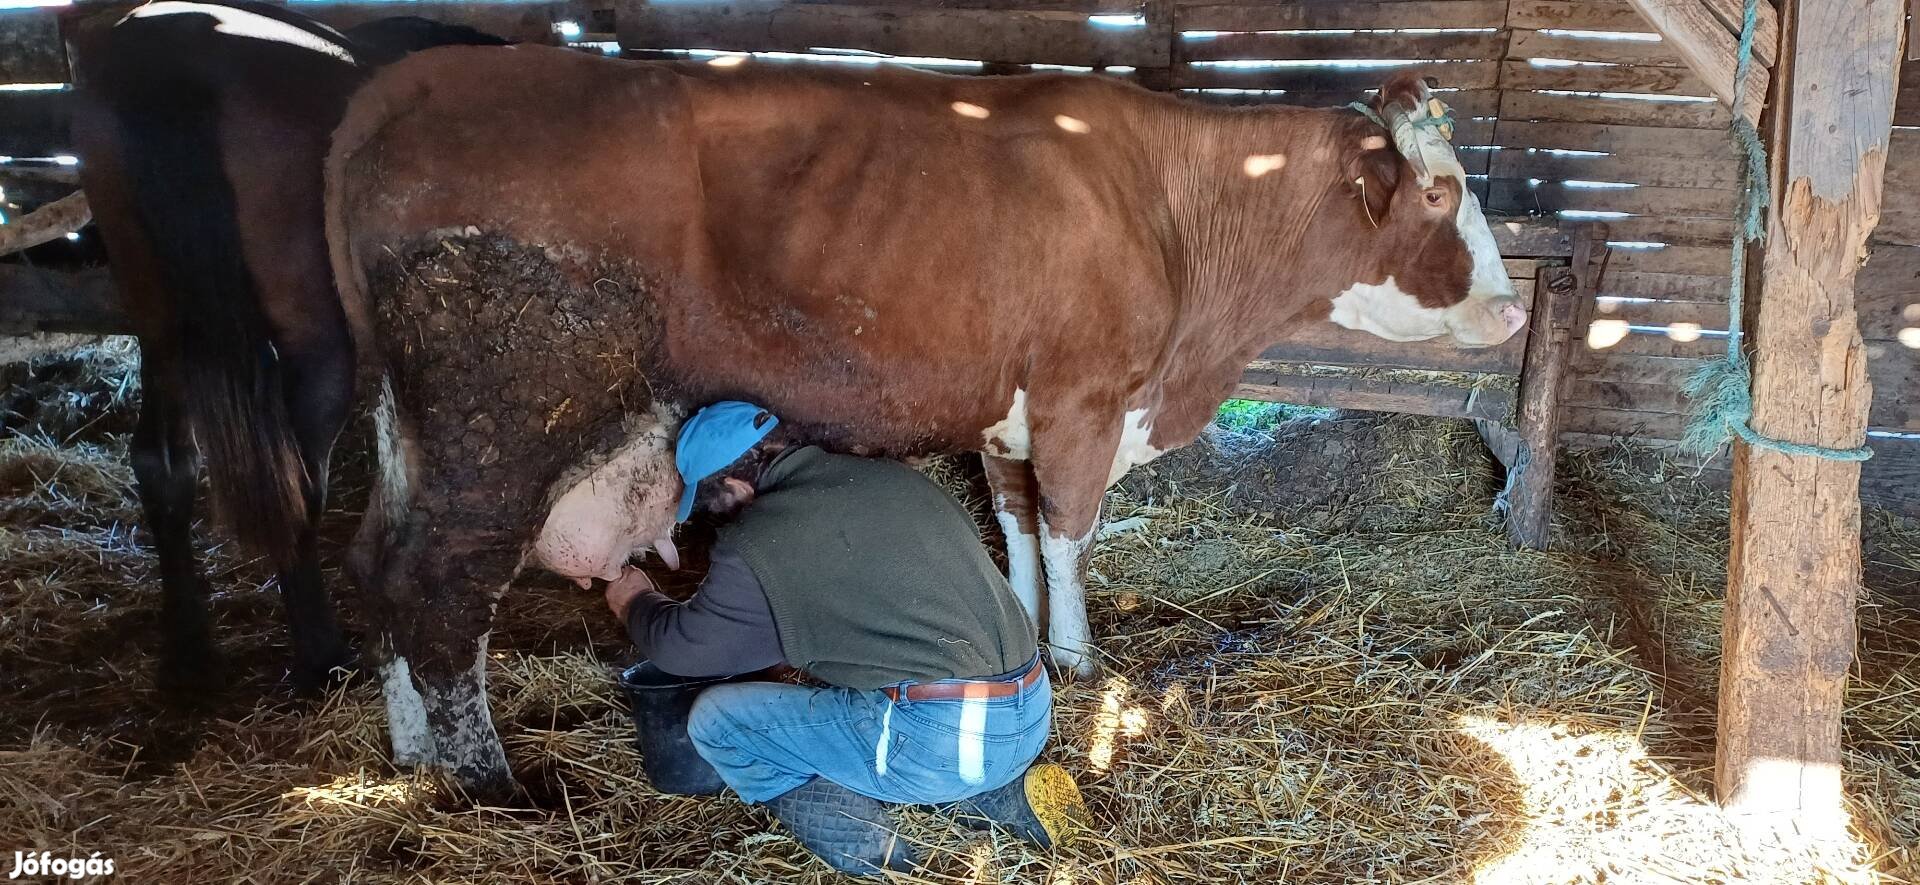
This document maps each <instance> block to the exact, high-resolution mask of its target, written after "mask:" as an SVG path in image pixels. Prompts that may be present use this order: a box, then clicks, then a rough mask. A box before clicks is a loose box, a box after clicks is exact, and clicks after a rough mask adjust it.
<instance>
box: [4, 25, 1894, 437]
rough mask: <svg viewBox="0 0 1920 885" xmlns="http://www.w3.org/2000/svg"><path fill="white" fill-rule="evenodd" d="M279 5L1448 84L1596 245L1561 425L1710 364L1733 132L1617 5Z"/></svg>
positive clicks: (1206, 90)
mask: <svg viewBox="0 0 1920 885" xmlns="http://www.w3.org/2000/svg"><path fill="white" fill-rule="evenodd" d="M14 2H44V3H61V2H62V0H14ZM609 2H612V4H613V5H611V6H609V5H607V4H608V3H609ZM93 5H94V4H83V6H82V7H81V9H74V8H68V7H64V6H42V7H33V8H24V9H11V10H0V120H5V121H6V123H5V125H0V154H5V155H6V157H5V161H4V162H0V187H4V188H5V196H4V197H3V198H0V204H4V210H5V211H6V212H7V213H8V214H9V215H16V214H18V213H19V212H21V211H23V210H25V209H30V208H32V206H33V205H34V204H35V203H37V202H41V201H44V200H48V199H52V198H54V197H57V196H59V195H60V194H61V193H62V191H63V190H64V189H70V188H71V187H72V186H73V184H72V181H73V173H72V169H71V166H70V164H68V161H67V159H65V158H64V157H63V154H64V149H65V144H66V143H65V125H64V124H65V118H66V114H67V109H68V108H69V107H70V104H71V98H72V95H71V92H70V91H69V90H68V89H67V88H66V87H65V86H64V84H66V82H67V80H68V79H69V77H68V73H67V64H66V53H65V49H64V46H63V45H62V43H61V37H62V29H61V22H63V21H65V22H68V23H69V28H68V30H69V34H68V36H71V33H70V32H71V22H73V21H75V20H78V19H79V18H81V17H82V16H81V12H82V10H84V9H85V8H86V7H88V6H93ZM295 5H296V6H298V7H300V8H301V9H302V10H303V11H307V12H310V13H312V14H315V15H317V16H319V17H321V18H323V19H326V20H328V21H330V22H332V23H335V24H341V25H345V24H352V23H354V22H357V21H361V20H364V19H366V18H370V17H375V16H378V15H389V14H395V13H397V12H399V11H400V10H401V8H402V7H403V6H404V7H405V8H406V10H407V11H408V12H414V13H418V14H424V15H429V16H434V17H438V18H442V19H448V20H460V21H464V22H468V23H471V24H474V25H476V26H478V27H482V28H488V29H491V30H494V31H497V32H502V33H507V34H509V35H511V36H514V37H516V38H518V39H523V40H548V41H552V42H568V43H572V44H574V45H577V46H580V47H581V48H582V49H584V50H587V51H596V50H598V51H606V52H609V53H618V52H621V51H623V50H624V51H626V52H627V53H629V54H635V55H642V56H660V55H684V54H689V53H692V54H705V53H717V52H730V51H757V52H762V53H771V54H774V55H775V56H776V57H777V56H778V55H779V54H783V53H784V54H796V55H824V56H828V57H832V58H837V59H839V60H841V61H844V62H848V63H875V62H876V61H878V58H877V57H876V55H875V54H879V55H883V56H895V57H914V58H919V59H922V60H923V63H926V64H929V65H933V66H935V67H938V68H939V69H942V70H949V71H962V72H966V71H975V72H980V73H1006V72H1014V71H1020V70H1030V69H1034V68H1042V69H1065V70H1073V71H1082V72H1086V73H1089V74H1092V75H1102V76H1118V77H1125V78H1128V79H1132V80H1135V81H1137V82H1140V83H1142V84H1143V85H1146V86H1149V87H1150V88H1160V89H1174V90H1179V91H1180V92H1182V93H1184V94H1187V95H1189V96H1191V97H1194V98H1197V99H1200V100H1206V101H1219V102H1232V103H1263V102H1278V103H1289V104H1302V105H1330V104H1339V103H1344V102H1346V101H1348V100H1351V99H1352V98H1354V97H1357V96H1358V95H1359V94H1360V93H1361V92H1362V91H1363V90H1365V89H1368V88H1369V87H1371V86H1374V85H1377V84H1378V83H1379V82H1380V81H1381V80H1382V79H1383V78H1384V77H1385V76H1386V75H1387V74H1388V73H1390V72H1392V71H1395V70H1399V69H1402V68H1406V67H1416V68H1419V69H1422V70H1424V71H1425V72H1426V73H1428V74H1429V75H1430V76H1433V77H1435V78H1437V79H1438V80H1439V81H1440V83H1441V84H1442V87H1443V88H1444V89H1446V90H1447V91H1446V93H1445V94H1444V98H1445V100H1446V101H1447V102H1448V103H1449V104H1450V105H1452V107H1453V109H1454V113H1455V114H1456V116H1457V117H1458V118H1459V123H1458V126H1457V133H1456V138H1455V141H1456V144H1457V145H1458V146H1459V148H1460V150H1461V156H1462V159H1463V161H1464V162H1465V165H1466V166H1467V168H1468V171H1469V172H1470V173H1471V174H1472V175H1473V176H1474V178H1473V182H1472V186H1473V187H1474V189H1475V190H1476V191H1477V192H1478V193H1479V195H1480V196H1481V197H1482V199H1483V200H1484V202H1485V203H1486V205H1487V206H1488V207H1489V209H1490V210H1491V211H1494V212H1500V213H1507V214H1526V215H1543V216H1550V217H1551V216H1557V217H1559V218H1562V219H1569V220H1600V221H1605V222H1606V223H1607V224H1609V225H1610V227H1611V241H1612V244H1613V246H1614V248H1613V251H1612V257H1611V259H1610V263H1609V265H1608V269H1607V273H1606V276H1605V278H1604V281H1603V283H1602V285H1601V288H1600V290H1599V292H1598V301H1597V303H1596V304H1595V305H1593V306H1592V309H1591V310H1590V311H1588V313H1590V315H1591V316H1592V318H1593V320H1592V325H1591V326H1590V327H1589V328H1587V329H1583V330H1581V334H1582V336H1583V340H1584V342H1585V345H1584V346H1582V347H1580V348H1579V351H1580V353H1579V356H1578V358H1577V359H1576V364H1575V369H1574V372H1573V380H1572V382H1571V386H1570V389H1569V391H1568V395H1567V400H1566V404H1565V409H1566V411H1565V413H1564V414H1565V420H1564V426H1565V429H1566V430H1567V432H1569V433H1571V434H1577V435H1581V436H1582V437H1589V438H1590V437H1594V436H1633V437H1638V438H1643V439H1655V440H1670V439H1674V438H1676V437H1677V436H1678V433H1679V429H1680V427H1681V423H1682V421H1683V417H1682V415H1683V413H1684V411H1685V400H1684V398H1683V397H1682V395H1681V394H1680V392H1679V387H1680V382H1681V381H1682V380H1683V379H1684V378H1686V377H1687V376H1688V375H1690V374H1692V372H1693V371H1694V370H1695V369H1696V368H1698V367H1699V366H1700V365H1702V364H1703V362H1704V361H1706V360H1708V359H1711V358H1713V357H1714V356H1716V355H1717V354H1719V353H1720V352H1721V351H1722V350H1723V349H1724V347H1725V339H1724V331H1723V330H1724V329H1725V327H1726V324H1727V323H1726V293H1727V264H1728V257H1729V244H1730V243H1731V240H1732V235H1733V221H1732V215H1733V209H1734V205H1735V199H1736V187H1737V184H1738V181H1737V164H1736V162H1735V156H1734V151H1733V147H1732V144H1731V140H1730V139H1729V137H1728V135H1727V124H1728V116H1729V115H1728V112H1727V111H1726V110H1725V108H1724V107H1723V106H1722V105H1720V104H1719V103H1718V102H1716V101H1715V100H1713V99H1712V98H1711V97H1710V96H1711V92H1710V91H1709V89H1708V88H1707V86H1706V85H1705V84H1703V83H1701V82H1700V81H1699V80H1698V79H1697V78H1696V77H1695V76H1694V75H1693V74H1692V73H1690V72H1689V71H1688V70H1687V68H1686V67H1685V66H1684V64H1683V63H1682V62H1681V60H1680V57H1679V56H1678V55H1677V54H1676V53H1675V52H1674V51H1673V50H1672V49H1671V48H1670V47H1669V46H1668V45H1666V44H1665V43H1663V42H1662V41H1661V39H1660V37H1659V36H1658V35H1657V34H1655V33H1654V32H1653V28H1651V27H1650V26H1648V25H1647V24H1646V23H1645V21H1644V20H1643V19H1642V18H1641V17H1640V16H1639V15H1638V13H1636V12H1635V11H1634V10H1633V9H1632V8H1631V7H1630V6H1629V5H1628V4H1627V3H1626V2H1625V0H1258V2H1254V0H1243V2H1222V0H1146V2H1144V3H1143V2H1140V0H867V2H859V3H855V2H827V3H814V2H804V0H726V2H704V0H703V2H684V0H683V2H676V3H659V4H655V3H650V2H646V0H565V2H526V3H520V2H498V0H496V2H480V3H451V2H431V3H405V4H400V3H393V2H385V3H333V2H301V3H296V4H295ZM98 8H101V9H103V10H110V9H111V7H110V6H100V7H98ZM1901 84H1902V88H1901V96H1900V98H1901V100H1900V102H1899V110H1898V114H1897V118H1896V124H1897V125H1898V126H1899V127H1902V128H1899V129H1897V130H1896V132H1895V135H1894V148H1893V153H1892V155H1891V156H1890V159H1889V163H1888V171H1887V176H1888V181H1887V205H1886V208H1885V211H1884V213H1883V217H1882V224H1881V227H1880V229H1879V231H1878V233H1877V235H1876V243H1875V246H1874V250H1873V256H1872V260H1871V261H1870V262H1869V263H1868V265H1867V268H1866V270H1865V271H1864V272H1863V273H1862V276H1861V283H1860V297H1859V300H1860V309H1861V331H1862V334H1863V335H1864V336H1865V338H1866V339H1867V340H1868V353H1869V360H1870V371H1871V373H1872V377H1873V381H1874V384H1875V388H1876V396H1875V400H1874V406H1873V412H1872V418H1871V421H1872V424H1873V425H1874V427H1875V429H1876V431H1877V432H1879V433H1882V434H1901V433H1920V397H1916V395H1915V391H1916V389H1917V388H1920V65H1909V66H1908V69H1907V70H1906V71H1905V72H1903V77H1902V80H1901ZM1888 438H1892V437H1888ZM1915 444H1916V445H1920V442H1916V443H1915Z"/></svg>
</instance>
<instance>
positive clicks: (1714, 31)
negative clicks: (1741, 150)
mask: <svg viewBox="0 0 1920 885" xmlns="http://www.w3.org/2000/svg"><path fill="white" fill-rule="evenodd" d="M1627 2H1628V3H1631V4H1632V5H1633V8H1634V9H1635V10H1637V11H1639V13H1640V15H1641V17H1643V18H1645V19H1646V20H1647V23H1648V24H1650V25H1653V27H1654V29H1655V30H1657V31H1659V32H1660V36H1662V37H1664V38H1666V41H1667V42H1668V43H1670V44H1672V45H1673V48H1674V50H1675V51H1677V52H1679V53H1680V58H1681V60H1682V61H1685V62H1686V63H1687V67H1688V68H1691V69H1692V70H1693V73H1694V75H1695V76H1697V77H1699V78H1700V79H1701V81H1703V82H1705V83H1706V84H1707V88H1709V89H1712V90H1713V94H1714V95H1716V96H1718V97H1719V98H1720V103H1721V104H1724V105H1726V106H1728V107H1733V77H1734V72H1735V70H1736V69H1737V51H1738V49H1739V43H1740V41H1739V40H1738V39H1737V38H1736V37H1734V35H1732V34H1729V33H1727V29H1726V27H1725V26H1723V25H1722V24H1721V23H1720V21H1719V20H1718V19H1715V18H1714V17H1713V13H1711V12H1709V11H1707V7H1706V6H1705V5H1704V4H1703V3H1702V2H1701V0H1627ZM1755 42H1756V45H1757V43H1758V40H1757V39H1756V41H1755ZM1767 76H1768V75H1767V69H1766V67H1765V66H1764V65H1761V64H1759V63H1757V62H1756V63H1755V64H1754V65H1753V69H1752V73H1750V74H1749V75H1748V83H1747V92H1746V97H1745V99H1743V104H1744V105H1745V106H1744V107H1741V108H1738V109H1736V110H1738V111H1739V112H1740V113H1743V114H1745V115H1746V117H1747V119H1749V120H1752V121H1754V122H1756V123H1757V122H1759V120H1760V106H1761V105H1762V104H1763V103H1764V102H1765V101H1766V95H1767Z"/></svg>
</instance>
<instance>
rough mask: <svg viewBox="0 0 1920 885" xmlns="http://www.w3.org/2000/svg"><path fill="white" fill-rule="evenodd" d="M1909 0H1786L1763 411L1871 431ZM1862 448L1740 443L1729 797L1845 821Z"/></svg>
mask: <svg viewBox="0 0 1920 885" xmlns="http://www.w3.org/2000/svg"><path fill="white" fill-rule="evenodd" d="M1905 6H1906V4H1905V3H1904V2H1903V0H1819V2H1798V0H1787V2H1784V3H1782V4H1781V9H1780V16H1781V28H1780V30H1781V35H1782V46H1781V49H1780V53H1779V61H1778V63H1777V66H1776V68H1775V75H1774V84H1775V89H1774V105H1773V109H1772V112H1771V115H1770V123H1769V126H1768V138H1769V141H1771V146H1770V147H1771V150H1772V163H1773V168H1772V176H1771V177H1772V183H1773V206H1772V214H1771V216H1770V219H1769V227H1768V231H1767V241H1766V243H1767V245H1766V249H1765V250H1764V258H1763V264H1762V266H1761V271H1760V286H1759V290H1758V292H1757V293H1755V295H1756V297H1757V298H1758V308H1757V310H1755V311H1754V312H1753V316H1754V326H1753V337H1752V338H1751V339H1750V345H1751V347H1752V349H1753V370H1754V374H1753V400H1754V410H1753V421H1752V424H1753V428H1754V429H1755V430H1756V431H1758V432H1760V433H1761V434H1764V435H1766V436H1769V437H1773V438H1775V439H1782V440H1790V441H1793V442H1800V443H1813V444H1817V445H1822V446H1832V447H1841V448H1851V447H1854V446H1858V445H1861V444H1862V442H1864V440H1865V438H1866V428H1867V406H1868V403H1869V400H1870V399H1871V396H1870V394H1871V391H1870V389H1869V387H1868V384H1867V372H1866V365H1867V360H1866V354H1865V352H1864V351H1863V349H1862V347H1861V343H1860V330H1859V325H1858V323H1857V321H1856V317H1855V314H1854V299H1853V284H1854V274H1855V271H1856V270H1857V269H1858V267H1859V265H1860V260H1861V258H1862V256H1864V255H1865V254H1866V251H1865V247H1866V242H1867V235H1868V234H1869V233H1870V232H1871V231H1872V230H1873V227H1874V224H1875V223H1876V222H1877V221H1878V218H1879V213H1880V195H1881V184H1882V175H1883V172H1884V168H1885V165H1886V151H1887V145H1888V138H1889V129H1890V127H1891V125H1892V118H1893V99H1894V93H1895V77H1896V72H1897V69H1898V66H1899V62H1900V58H1899V55H1900V33H1901V20H1902V16H1903V13H1904V11H1905ZM1859 488H1860V465H1859V464H1858V463H1857V462H1847V461H1832V460H1824V459H1820V458H1814V457H1806V456H1790V455H1783V454H1780V453H1778V452H1775V451H1771V450H1762V449H1754V448H1749V447H1747V446H1745V445H1736V446H1735V447H1734V464H1733V513H1732V521H1733V525H1732V530H1733V550H1732V556H1731V558H1730V560H1729V562H1728V568H1727V571H1728V575H1727V605H1726V614H1725V634H1724V647H1723V655H1722V666H1721V673H1720V732H1719V735H1720V746H1719V756H1718V759H1717V764H1718V768H1717V772H1716V776H1717V777H1716V779H1717V783H1718V787H1719V793H1720V799H1721V801H1722V802H1723V803H1724V804H1725V805H1726V806H1727V807H1728V808H1729V809H1730V810H1733V811H1736V812H1738V813H1741V814H1743V815H1751V817H1748V818H1747V819H1748V820H1749V821H1750V822H1753V823H1760V822H1763V821H1764V822H1770V823H1771V824H1773V825H1775V826H1791V827H1797V828H1799V829H1800V831H1801V832H1802V833H1809V832H1816V833H1820V834H1824V835H1829V836H1831V835H1835V834H1836V833H1837V831H1844V828H1845V826H1846V820H1847V818H1846V815H1845V814H1844V811H1843V809H1842V805H1841V790H1840V715H1841V711H1842V709H1843V707H1844V700H1845V691H1846V677H1847V670H1848V668H1849V667H1850V666H1851V664H1852V662H1853V652H1854V639H1855V638H1854V602H1855V598H1856V596H1857V595H1858V591H1859V586H1860V500H1859Z"/></svg>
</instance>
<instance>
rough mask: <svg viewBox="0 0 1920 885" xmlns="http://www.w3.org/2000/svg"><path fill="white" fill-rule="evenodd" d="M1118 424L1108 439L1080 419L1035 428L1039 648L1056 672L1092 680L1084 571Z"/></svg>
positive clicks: (1116, 443) (1117, 439)
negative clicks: (1042, 642)
mask: <svg viewBox="0 0 1920 885" xmlns="http://www.w3.org/2000/svg"><path fill="white" fill-rule="evenodd" d="M1119 424H1120V422H1119V421H1117V420H1116V421H1114V422H1113V425H1114V426H1113V427H1112V428H1111V429H1110V430H1109V432H1105V433H1092V434H1088V433H1084V430H1085V429H1086V428H1085V425H1086V421H1085V419H1078V420H1075V419H1072V418H1070V417H1068V416H1063V420H1060V421H1059V422H1058V423H1055V422H1053V421H1047V422H1045V423H1037V424H1036V426H1035V434H1034V438H1033V476H1034V481H1035V491H1036V492H1037V493H1038V496H1037V497H1038V499H1039V511H1040V560H1041V563H1042V565H1043V566H1044V567H1045V569H1046V573H1047V644H1048V646H1049V651H1050V653H1051V655H1052V656H1053V662H1054V664H1055V665H1056V666H1057V667H1059V668H1060V670H1061V672H1063V673H1069V672H1070V673H1073V674H1076V675H1080V676H1091V675H1093V669H1094V662H1093V654H1094V643H1093V634H1092V630H1091V629H1090V627H1089V626H1088V624H1087V590H1086V586H1087V585H1086V568H1087V559H1088V553H1089V551H1090V550H1091V548H1092V545H1093V530H1094V526H1095V524H1096V523H1098V522H1099V519H1100V499H1101V498H1102V497H1103V496H1104V495H1105V494H1106V490H1107V480H1108V477H1109V475H1110V474H1111V472H1112V465H1113V463H1114V454H1115V452H1116V451H1118V448H1119V444H1120V426H1119ZM1076 431H1080V432H1076Z"/></svg>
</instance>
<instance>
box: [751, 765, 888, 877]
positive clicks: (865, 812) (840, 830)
mask: <svg viewBox="0 0 1920 885" xmlns="http://www.w3.org/2000/svg"><path fill="white" fill-rule="evenodd" d="M767 810H769V811H771V812H773V816H774V817H775V818H778V819H779V821H780V823H782V824H784V825H786V828H787V830H788V831H789V832H791V833H792V834H793V838H795V839H797V840H799V841H800V844H801V845H804V846H806V848H807V850H808V851H811V852H813V853H814V855H815V856H816V857H819V858H820V859H821V860H823V861H826V862H827V865H828V866H831V867H833V868H834V869H836V870H839V871H840V872H843V873H851V874H853V875H856V876H878V875H880V872H881V870H883V869H885V870H901V871H905V870H911V869H913V868H914V867H915V866H916V865H917V862H916V861H915V859H914V853H913V849H912V847H911V846H909V845H908V844H907V842H906V840H904V839H901V838H900V837H899V836H898V835H896V834H895V833H894V831H893V821H892V820H890V819H889V818H888V816H887V806H886V803H884V802H881V801H880V800H878V799H869V798H867V797H865V796H862V795H860V794H859V793H856V792H854V791H852V790H849V789H847V788H846V787H843V786H840V785H839V784H836V783H834V782H833V781H830V780H827V779H826V778H819V777H816V778H814V779H813V780H810V781H807V782H806V783H804V784H801V785H800V786H798V787H795V788H793V789H791V790H788V791H787V792H785V793H782V794H780V795H778V796H775V797H773V798H772V799H769V800H767Z"/></svg>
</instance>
